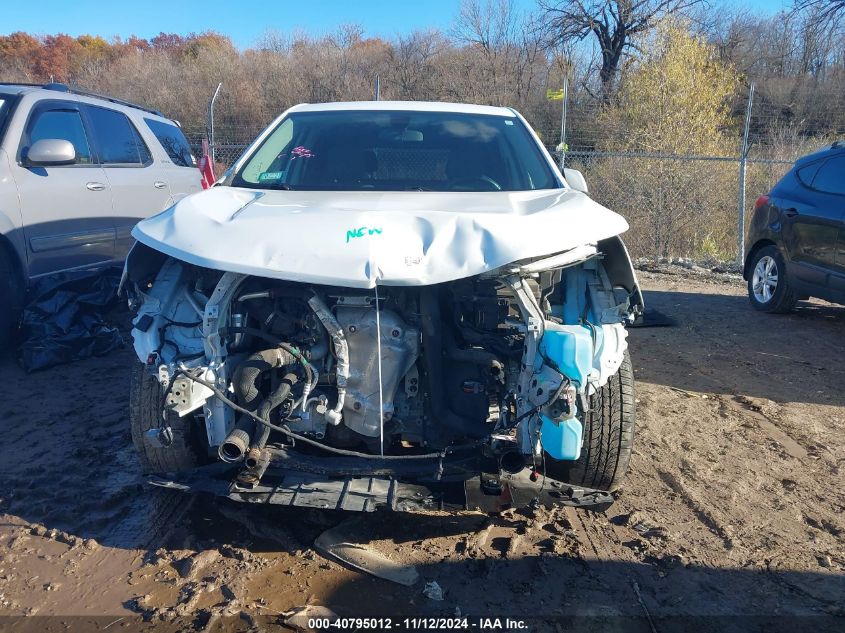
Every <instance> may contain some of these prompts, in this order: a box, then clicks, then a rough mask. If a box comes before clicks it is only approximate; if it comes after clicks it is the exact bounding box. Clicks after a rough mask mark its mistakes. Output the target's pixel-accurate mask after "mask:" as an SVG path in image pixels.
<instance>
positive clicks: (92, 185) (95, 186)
mask: <svg viewBox="0 0 845 633" xmlns="http://www.w3.org/2000/svg"><path fill="white" fill-rule="evenodd" d="M85 186H86V187H87V188H88V190H89V191H102V190H103V189H105V188H106V186H105V185H104V184H103V183H101V182H89V183H88V184H87V185H85Z"/></svg>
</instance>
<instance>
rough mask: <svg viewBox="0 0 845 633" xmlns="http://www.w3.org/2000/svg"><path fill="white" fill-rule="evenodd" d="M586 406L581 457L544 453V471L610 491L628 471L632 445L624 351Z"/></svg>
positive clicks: (630, 385) (629, 375)
mask: <svg viewBox="0 0 845 633" xmlns="http://www.w3.org/2000/svg"><path fill="white" fill-rule="evenodd" d="M589 405H590V409H589V411H587V412H586V414H585V415H584V416H583V420H582V422H583V424H584V443H583V446H582V447H581V456H580V457H579V458H578V459H577V460H576V461H574V462H571V461H558V460H555V459H552V458H551V457H550V456H549V455H546V456H545V462H546V474H547V475H548V476H549V477H552V478H553V479H557V480H558V481H562V482H565V483H569V484H572V485H575V486H584V487H585V488H595V489H596V490H607V491H613V490H616V489H617V488H618V487H619V485H620V484H621V483H622V480H623V479H624V478H625V473H627V472H628V465H629V464H630V462H631V452H632V451H633V448H634V424H635V422H636V417H637V412H636V405H635V401H634V368H633V365H632V364H631V357H630V355H629V354H628V352H627V351H626V352H625V356H624V358H623V359H622V365H620V367H619V370H618V371H617V372H616V373H615V374H614V375H613V376H611V377H610V380H608V381H607V384H605V385H604V386H603V387H602V388H601V389H599V390H598V391H597V392H596V393H594V394H593V395H592V396H590V398H589Z"/></svg>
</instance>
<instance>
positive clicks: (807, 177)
mask: <svg viewBox="0 0 845 633" xmlns="http://www.w3.org/2000/svg"><path fill="white" fill-rule="evenodd" d="M822 163H824V161H823V160H817V161H816V162H815V163H810V164H809V165H807V166H805V167H801V168H800V169H799V170H798V171H797V172H796V173H797V174H798V180H800V181H801V183H802V184H805V185H807V186H808V187H811V186H812V185H813V178H815V177H816V174H817V173H818V172H819V167H821V166H822Z"/></svg>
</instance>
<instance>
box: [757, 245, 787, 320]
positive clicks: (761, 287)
mask: <svg viewBox="0 0 845 633" xmlns="http://www.w3.org/2000/svg"><path fill="white" fill-rule="evenodd" d="M748 298H749V300H750V301H751V305H752V306H754V309H755V310H760V311H761V312H771V313H783V312H789V311H790V310H792V308H794V307H795V304H796V303H798V297H796V296H795V293H794V292H793V291H792V288H791V287H790V285H789V278H788V277H787V275H786V262H784V260H783V255H781V254H780V251H779V250H778V248H777V246H764V247H763V248H761V249H760V250H758V251H757V252H756V253H754V255H753V258H752V260H751V262H750V265H749V267H748Z"/></svg>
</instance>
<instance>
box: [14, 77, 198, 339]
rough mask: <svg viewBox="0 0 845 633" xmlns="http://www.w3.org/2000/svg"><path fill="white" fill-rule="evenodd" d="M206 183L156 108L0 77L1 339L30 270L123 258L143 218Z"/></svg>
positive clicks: (187, 149)
mask: <svg viewBox="0 0 845 633" xmlns="http://www.w3.org/2000/svg"><path fill="white" fill-rule="evenodd" d="M200 189H201V184H200V172H199V170H198V169H197V168H196V161H195V159H194V157H193V155H192V154H191V150H190V147H189V146H188V143H187V141H186V140H185V137H184V135H183V134H182V132H181V130H180V129H179V126H178V124H177V123H175V122H174V121H172V120H170V119H167V118H166V117H164V116H162V115H161V114H160V113H159V112H156V111H154V110H149V109H146V108H143V107H141V106H137V105H133V104H130V103H126V102H124V101H119V100H117V99H112V98H110V97H104V96H100V95H94V94H91V93H86V92H82V91H79V90H75V89H71V88H68V87H67V86H64V85H62V84H48V85H45V86H40V85H38V86H36V85H22V84H0V346H2V343H3V342H4V338H5V337H6V336H8V333H9V331H10V329H11V326H12V325H13V324H14V322H15V320H16V318H17V313H18V311H19V310H20V307H21V304H22V302H23V295H24V291H25V289H26V286H27V284H28V283H29V281H30V280H32V279H34V278H37V277H40V276H43V275H48V274H52V273H56V272H61V271H66V270H72V269H80V268H86V269H87V268H93V267H100V266H105V265H108V264H111V263H114V262H118V261H121V260H123V259H124V258H125V257H126V253H127V252H128V250H129V248H130V246H131V245H132V243H133V242H134V240H133V239H132V237H131V235H130V233H131V231H132V227H133V226H134V225H135V224H136V223H137V222H138V221H139V220H142V219H144V218H146V217H149V216H151V215H154V214H156V213H158V212H160V211H162V210H164V209H166V208H168V207H170V206H171V205H173V204H175V203H176V202H177V201H179V200H180V199H182V198H184V197H185V196H186V195H188V194H190V193H193V192H196V191H200Z"/></svg>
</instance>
